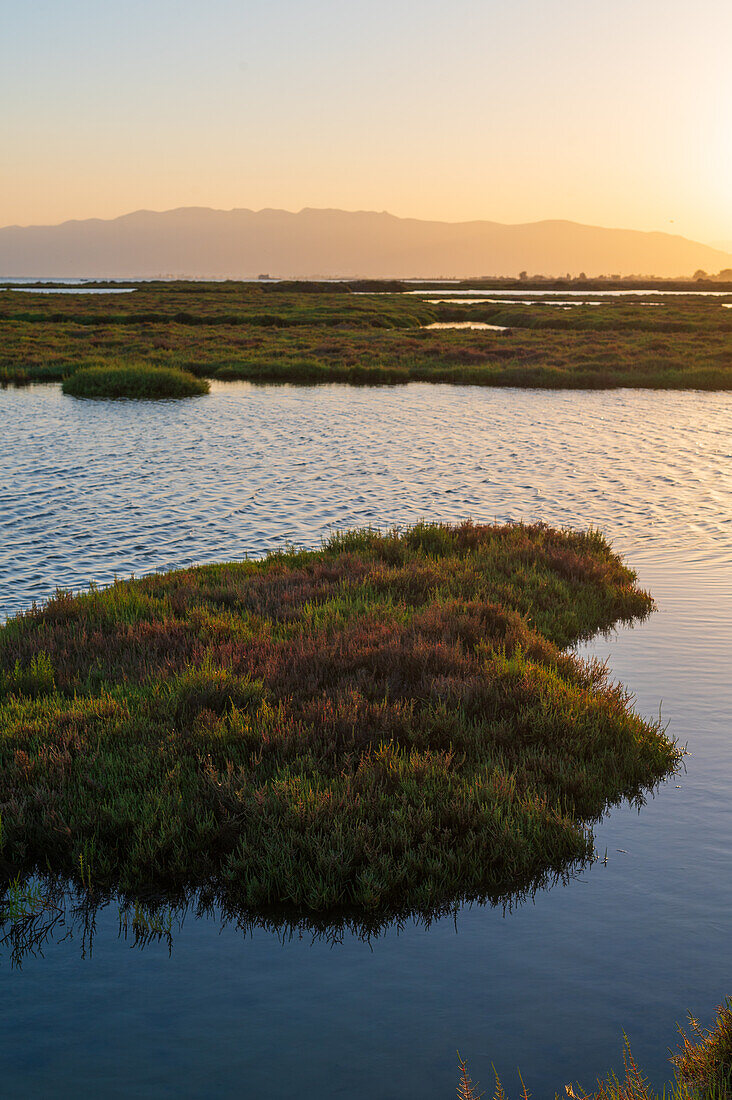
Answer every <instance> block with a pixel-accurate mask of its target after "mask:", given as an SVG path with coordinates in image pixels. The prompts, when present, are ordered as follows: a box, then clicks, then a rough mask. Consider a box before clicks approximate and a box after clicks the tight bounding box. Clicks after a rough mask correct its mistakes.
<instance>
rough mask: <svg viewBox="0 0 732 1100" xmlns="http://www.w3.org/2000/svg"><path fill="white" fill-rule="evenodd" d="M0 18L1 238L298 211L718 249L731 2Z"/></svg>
mask: <svg viewBox="0 0 732 1100" xmlns="http://www.w3.org/2000/svg"><path fill="white" fill-rule="evenodd" d="M0 10H1V11H2V35H1V36H0V95H1V99H0V102H1V103H2V110H0V225H10V224H20V225H28V224H51V223H55V222H59V221H63V220H66V219H69V218H88V217H100V218H110V217H116V216H118V215H120V214H124V213H128V212H130V211H132V210H137V209H141V208H146V209H153V210H165V209H170V208H174V207H179V206H212V207H217V208H220V209H230V208H233V207H246V208H250V209H261V208H263V207H279V208H284V209H287V210H299V209H301V208H302V207H306V206H315V207H339V208H342V209H348V210H363V209H366V210H388V211H389V212H390V213H392V214H396V215H399V216H402V217H417V218H430V219H439V220H445V221H467V220H472V219H487V220H491V221H500V222H527V221H537V220H541V219H545V218H567V219H571V220H573V221H580V222H586V223H590V224H595V225H606V226H623V227H627V228H632V229H657V230H663V231H666V232H672V233H681V234H683V235H684V236H687V237H691V238H694V239H696V240H700V241H704V242H707V243H720V242H732V3H730V2H729V0H695V2H694V3H689V0H614V2H612V3H607V2H605V3H600V2H599V0H451V3H449V4H448V3H446V0H439V2H436V0H420V2H419V3H416V2H405V0H256V2H254V0H205V2H204V0H195V2H193V0H124V2H117V0H114V2H112V0H32V2H27V3H24V4H18V3H12V2H11V0H0Z"/></svg>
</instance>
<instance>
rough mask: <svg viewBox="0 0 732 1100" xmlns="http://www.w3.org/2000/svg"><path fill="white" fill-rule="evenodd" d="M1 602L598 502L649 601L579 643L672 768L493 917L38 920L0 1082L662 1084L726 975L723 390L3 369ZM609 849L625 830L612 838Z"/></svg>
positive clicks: (233, 1087)
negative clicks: (638, 619) (625, 1079)
mask: <svg viewBox="0 0 732 1100" xmlns="http://www.w3.org/2000/svg"><path fill="white" fill-rule="evenodd" d="M0 418H1V422H2V424H3V431H2V434H1V435H0V536H1V537H0V599H1V601H2V611H3V613H5V614H8V613H11V612H13V611H15V610H17V609H19V608H22V607H25V606H28V605H29V604H30V603H31V602H32V601H33V600H34V599H36V600H38V599H42V598H43V597H45V596H46V595H48V594H49V593H50V592H51V591H52V589H53V587H54V586H55V585H57V584H58V585H64V586H70V587H79V586H81V585H83V584H84V583H86V582H87V581H88V580H90V579H95V580H97V581H99V582H106V581H109V580H111V579H112V577H113V576H114V575H115V574H118V575H127V574H129V573H131V572H135V573H143V572H147V571H150V570H155V569H163V568H170V567H171V566H177V565H184V564H187V563H190V562H193V561H209V560H215V559H222V558H234V557H241V556H243V555H244V554H246V553H250V554H259V553H261V552H262V551H263V550H264V549H265V548H266V547H268V546H274V545H282V544H283V543H286V542H290V541H294V542H296V543H308V544H316V543H317V542H318V540H319V538H320V537H321V536H322V535H323V534H325V533H327V532H328V531H330V530H332V529H333V528H334V527H340V526H346V525H354V524H363V523H380V524H387V523H397V522H411V521H413V520H415V519H417V518H424V517H426V518H430V517H435V518H436V517H440V518H445V519H458V518H463V517H465V516H468V515H470V516H472V517H474V518H475V519H479V520H483V519H492V518H494V517H497V518H499V519H507V518H524V519H535V518H542V519H545V520H548V521H551V522H555V523H570V524H578V525H583V526H584V525H587V524H590V523H592V524H595V525H597V526H600V527H602V528H603V529H604V530H605V531H606V532H607V533H608V534H609V535H610V536H611V537H612V538H613V540H614V542H615V544H616V546H617V547H618V548H620V549H621V550H622V551H623V552H624V553H625V555H626V556H627V558H628V559H629V560H630V562H631V563H632V564H634V565H635V567H636V568H637V569H638V570H639V572H640V575H641V579H642V581H643V582H644V583H645V584H646V585H647V586H649V587H650V588H651V589H652V591H653V592H654V595H655V596H656V598H657V601H658V604H659V611H658V613H657V614H656V615H654V616H653V617H652V618H651V619H650V620H649V621H648V622H647V623H645V624H643V625H641V626H639V627H636V628H634V629H632V630H623V631H621V632H619V633H618V634H617V635H613V636H611V637H610V638H605V639H600V640H598V641H596V642H595V643H593V645H592V646H590V647H586V648H587V650H588V651H591V652H593V653H598V654H600V655H602V656H609V657H610V661H611V667H612V669H613V673H614V675H615V676H616V677H617V678H619V679H621V680H623V681H624V682H625V683H626V684H627V685H628V686H629V687H630V688H631V689H632V690H633V691H634V692H636V694H637V705H638V707H639V708H640V709H641V710H642V711H644V712H645V713H648V714H653V715H656V714H657V713H658V710H659V706H661V707H662V713H663V715H664V717H665V718H666V720H667V721H668V722H669V728H670V731H671V733H672V734H673V735H674V736H675V737H676V738H678V739H679V740H680V741H681V742H683V743H687V744H688V747H689V750H690V753H691V755H690V756H689V757H688V760H687V771H686V773H685V774H682V775H681V776H680V777H678V778H675V779H673V780H671V781H670V782H669V783H667V784H665V785H664V786H663V787H662V788H661V790H660V791H659V792H658V793H657V795H656V796H655V798H653V799H652V800H650V801H649V803H648V804H647V805H646V806H645V807H644V808H643V809H642V810H641V812H640V813H637V812H636V811H635V810H633V809H631V808H627V807H626V808H621V809H618V810H616V811H614V812H613V813H612V814H611V815H610V816H609V817H608V818H607V819H606V820H605V821H604V822H603V823H602V824H601V826H600V827H599V828H598V829H597V833H596V843H597V847H598V850H599V851H600V853H601V854H604V852H605V849H607V853H608V862H607V865H606V866H603V865H602V864H599V863H598V864H596V865H594V866H593V867H592V868H590V869H589V870H587V871H585V872H584V873H583V874H582V875H581V876H580V877H579V878H578V879H576V880H575V881H573V882H570V883H569V884H567V885H564V886H557V887H555V888H554V889H552V890H549V891H546V892H544V893H541V894H540V895H538V896H537V897H536V899H535V900H534V901H533V902H529V903H526V904H524V905H522V906H520V907H518V908H517V909H516V910H515V911H513V912H511V913H506V914H504V913H503V912H501V911H498V910H495V909H487V908H484V907H480V906H474V907H472V908H470V909H466V910H464V911H462V912H461V913H460V914H459V915H458V917H457V920H456V921H455V922H453V921H452V920H443V921H440V922H437V923H436V924H433V925H432V926H431V927H430V928H424V927H416V926H414V925H410V924H408V925H407V926H406V927H405V928H403V929H395V928H393V929H391V930H389V931H388V932H387V933H386V934H385V935H383V936H381V937H378V938H376V939H374V940H372V941H371V943H366V942H363V941H362V940H360V939H358V938H354V937H349V936H345V937H343V939H342V941H341V942H338V943H335V944H333V943H329V942H328V941H327V940H313V939H312V937H309V936H303V937H297V936H295V937H292V938H286V939H284V940H283V939H282V938H280V937H278V936H277V935H275V934H273V933H271V932H268V931H266V930H264V929H258V930H256V931H255V932H254V933H253V934H251V935H245V934H244V933H242V932H240V931H237V930H236V929H233V928H231V927H225V928H223V929H222V928H221V926H220V923H219V922H218V921H217V920H216V919H204V920H196V919H193V918H192V917H191V918H189V919H186V920H185V921H184V922H183V925H182V927H181V928H180V929H177V928H175V929H174V933H173V940H172V949H171V952H170V954H169V951H168V946H166V945H165V944H162V943H161V944H153V945H151V946H149V947H147V948H146V949H145V950H140V949H139V948H132V947H131V943H130V940H129V939H128V940H125V939H124V938H123V937H122V938H120V936H119V935H118V913H117V909H116V908H115V907H114V906H110V907H109V908H108V909H107V910H104V911H103V912H101V913H100V914H99V916H98V919H97V929H96V935H95V937H94V940H93V945H92V950H91V952H89V950H88V942H87V943H86V944H85V943H84V941H83V938H82V937H81V936H80V934H79V932H78V930H77V931H76V932H75V933H74V935H73V937H69V938H66V939H64V933H65V932H66V929H61V930H59V931H58V932H57V933H56V935H55V936H53V937H52V938H51V940H50V941H49V943H48V944H47V945H46V947H45V948H44V957H39V958H28V959H26V960H25V962H24V964H23V967H22V969H20V970H18V969H13V968H11V966H10V964H9V961H8V959H7V957H3V958H2V961H1V962H0V981H2V986H3V990H4V992H5V996H4V997H3V998H2V1002H1V1007H0V1024H1V1027H2V1030H1V1031H0V1081H2V1082H3V1088H2V1093H3V1095H8V1096H12V1097H23V1098H25V1097H46V1096H54V1097H57V1096H58V1097H69V1098H71V1097H78V1096H105V1097H107V1096H110V1097H120V1098H122V1097H125V1098H127V1097H130V1096H135V1097H176V1098H177V1097H199V1096H207V1097H209V1096H210V1097H241V1096H264V1095H267V1096H272V1097H277V1098H279V1097H283V1098H284V1097H290V1096H298V1097H300V1098H302V1097H307V1098H309V1097H321V1096H323V1095H334V1096H344V1097H345V1096H348V1097H349V1098H351V1097H354V1096H356V1097H359V1098H361V1097H363V1098H366V1097H369V1098H370V1097H392V1096H393V1097H397V1096H410V1097H411V1096H414V1097H420V1098H421V1097H430V1098H432V1097H435V1098H437V1097H445V1098H447V1097H450V1096H453V1095H454V1085H455V1069H454V1067H455V1050H456V1049H457V1048H459V1050H460V1052H461V1054H463V1055H464V1056H465V1057H466V1058H467V1059H468V1061H469V1064H470V1068H471V1072H472V1075H473V1077H474V1078H479V1079H480V1080H481V1081H482V1082H483V1084H484V1086H489V1085H490V1082H491V1062H495V1064H496V1067H497V1068H498V1069H499V1071H500V1072H501V1073H502V1075H503V1076H504V1077H505V1078H507V1079H508V1082H510V1084H511V1086H513V1085H514V1084H515V1083H516V1077H515V1072H514V1070H515V1067H516V1065H520V1066H521V1068H522V1071H523V1074H524V1079H525V1080H526V1082H527V1084H528V1085H529V1087H530V1089H531V1090H532V1091H533V1094H534V1096H536V1097H537V1098H543V1097H553V1095H554V1089H555V1088H557V1089H559V1088H561V1086H562V1084H563V1082H565V1081H569V1080H570V1079H577V1078H579V1079H580V1080H581V1081H583V1082H585V1083H586V1084H588V1085H589V1084H590V1083H591V1082H592V1080H593V1078H594V1077H595V1076H596V1075H597V1074H600V1073H604V1072H605V1071H606V1070H607V1069H608V1068H609V1067H610V1066H613V1065H615V1066H619V1064H620V1060H621V1050H622V1030H623V1029H625V1030H626V1031H627V1032H628V1033H629V1035H630V1037H631V1039H632V1041H633V1047H634V1051H635V1053H636V1055H637V1057H638V1058H639V1060H640V1061H641V1062H642V1064H643V1065H644V1066H645V1067H646V1068H647V1069H648V1071H649V1072H650V1074H651V1076H652V1077H653V1079H654V1080H655V1081H657V1082H661V1081H662V1080H664V1079H665V1077H667V1076H668V1072H667V1065H666V1062H665V1050H666V1047H667V1046H668V1045H670V1044H671V1045H672V1044H673V1043H674V1025H675V1021H677V1020H681V1019H683V1016H684V1014H685V1012H686V1010H687V1009H694V1010H695V1011H697V1012H698V1013H699V1014H700V1015H701V1017H702V1019H703V1020H705V1021H709V1020H710V1018H711V1015H712V1010H713V1007H714V1005H715V1004H716V1003H717V1001H719V1000H720V999H721V998H722V997H723V996H724V995H725V994H727V993H732V946H731V945H732V934H731V933H732V850H731V849H732V841H731V840H730V837H731V836H732V799H730V784H731V782H732V683H731V678H730V673H729V670H730V668H732V396H730V395H724V394H722V395H718V394H698V393H687V394H678V393H653V392H649V391H622V390H621V391H613V392H606V393H597V392H593V393H582V392H580V393H577V392H572V393H568V392H565V393H562V392H532V391H528V390H518V391H517V390H508V389H506V390H480V389H477V388H462V387H448V386H426V385H410V386H406V387H398V388H379V389H349V388H346V387H335V386H333V387H321V388H316V387H313V388H306V387H279V388H276V387H252V386H248V385H246V384H244V383H239V384H226V385H223V384H214V387H213V392H212V394H211V396H210V397H208V398H200V399H194V400H190V401H185V402H160V403H155V404H150V405H142V404H140V405H138V404H134V403H127V402H106V401H103V402H83V401H77V400H75V399H74V398H70V397H63V396H62V395H61V394H60V392H59V390H58V389H57V388H56V387H51V386H35V387H30V388H29V389H27V390H5V391H1V392H0ZM618 849H622V851H619V850H618Z"/></svg>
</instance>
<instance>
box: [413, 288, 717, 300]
mask: <svg viewBox="0 0 732 1100" xmlns="http://www.w3.org/2000/svg"><path fill="white" fill-rule="evenodd" d="M401 293H403V294H420V295H424V294H434V293H435V291H434V289H432V290H405V291H402V292H401ZM450 293H451V294H461V295H466V296H469V295H471V294H478V295H484V294H485V290H462V289H461V288H460V287H454V288H453V287H450ZM490 293H491V294H493V295H499V294H500V295H503V296H506V295H508V297H514V298H515V297H516V290H515V288H514V289H513V290H494V289H493V288H492V287H491V291H490ZM527 293H528V294H531V295H532V296H534V297H544V296H545V295H552V294H561V295H564V296H565V297H566V296H567V295H580V296H582V295H584V297H588V296H591V297H593V298H626V297H631V298H632V297H642V298H647V297H649V296H651V295H663V297H669V298H677V297H682V298H729V297H730V295H732V289H730V290H569V289H567V288H566V287H562V289H561V290H556V289H554V290H534V289H533V288H532V289H531V290H528V291H527Z"/></svg>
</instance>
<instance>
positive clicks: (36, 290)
mask: <svg viewBox="0 0 732 1100" xmlns="http://www.w3.org/2000/svg"><path fill="white" fill-rule="evenodd" d="M136 289H137V288H136V287H134V286H125V287H107V286H105V287H90V286H53V287H51V286H44V287H40V286H8V287H0V290H12V291H14V292H15V293H16V294H132V292H133V291H134V290H136Z"/></svg>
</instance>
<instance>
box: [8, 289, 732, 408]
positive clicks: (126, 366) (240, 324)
mask: <svg viewBox="0 0 732 1100" xmlns="http://www.w3.org/2000/svg"><path fill="white" fill-rule="evenodd" d="M407 285H408V284H394V283H373V282H371V281H363V282H360V283H351V284H345V283H341V284H332V283H303V284H297V283H287V282H280V283H277V282H274V281H273V282H269V281H262V282H256V283H226V282H223V283H161V282H159V283H139V284H137V289H136V292H135V293H134V294H119V295H114V296H112V297H109V296H106V297H105V295H103V294H96V295H93V294H89V295H86V296H85V295H83V294H81V295H78V294H66V295H63V294H59V295H55V296H54V295H53V294H18V293H13V292H12V291H0V328H1V330H2V337H3V338H2V341H0V385H24V384H27V383H30V382H64V383H65V390H66V392H69V393H71V392H75V390H76V387H78V386H81V385H82V383H85V384H86V386H88V387H89V388H88V389H87V390H86V391H85V393H84V395H85V396H92V395H93V394H92V393H91V381H92V379H88V380H87V379H86V376H81V377H80V376H79V372H80V371H81V370H82V369H83V370H86V368H88V367H94V368H99V367H100V366H103V367H108V368H110V369H114V370H115V371H117V372H118V377H119V378H120V379H122V381H120V382H119V385H124V386H125V387H126V390H127V392H125V393H124V394H123V393H122V392H119V393H118V394H117V395H118V396H141V397H144V396H155V395H156V392H155V391H156V390H157V388H158V386H160V387H162V386H163V385H164V384H165V382H164V378H163V376H162V375H160V374H155V373H151V374H150V375H149V379H148V382H147V383H146V384H143V381H142V378H141V376H139V375H135V377H134V379H133V378H132V377H130V378H129V379H128V380H127V381H124V375H125V373H126V372H128V371H129V370H130V369H131V368H134V369H138V368H140V367H141V366H144V367H145V368H148V369H150V371H156V370H159V369H161V368H165V369H168V370H171V369H172V370H176V371H184V372H187V374H188V375H189V376H191V375H193V376H195V378H196V379H199V380H200V379H222V380H234V379H240V380H246V381H250V382H258V383H288V382H292V383H295V384H318V383H333V382H339V383H347V384H351V385H397V384H400V383H407V382H435V383H453V384H456V385H476V386H520V387H525V388H542V389H610V388H616V387H644V388H656V389H679V390H684V389H701V390H729V389H732V309H728V308H722V307H723V306H725V305H730V304H732V284H727V288H728V290H727V291H724V292H722V293H721V294H720V295H719V296H717V297H709V298H708V297H703V296H699V295H697V296H696V297H695V296H694V295H693V294H692V293H690V292H689V293H685V292H683V291H690V290H691V289H697V290H698V288H699V285H700V284H698V283H697V284H691V285H689V284H687V285H685V286H683V287H679V285H678V284H659V283H657V282H655V283H654V282H651V283H648V284H646V287H645V291H644V292H642V293H641V294H640V295H630V296H625V297H611V296H605V297H602V296H601V295H599V294H596V295H595V297H594V298H593V297H592V288H591V286H590V285H589V284H588V285H587V286H585V287H583V289H582V295H583V296H584V294H585V293H586V294H587V296H588V300H589V301H591V302H592V305H591V306H590V305H588V304H584V302H583V301H581V302H580V303H579V304H578V303H577V302H576V300H572V304H571V305H570V304H569V303H568V302H567V301H565V300H564V299H566V298H567V291H568V289H569V288H568V285H567V283H566V282H565V283H564V284H562V283H555V284H548V283H544V284H541V288H542V289H544V290H547V289H551V290H553V291H556V292H557V296H555V298H554V299H552V298H547V297H546V296H538V295H536V294H535V295H534V298H533V300H532V298H531V286H530V285H528V284H522V283H513V284H509V285H511V286H512V287H513V289H512V291H511V295H510V298H509V300H503V299H495V297H494V299H492V300H491V294H490V290H491V286H490V285H488V284H481V283H476V282H475V281H473V282H471V283H462V284H458V283H455V284H450V286H449V287H446V285H445V284H441V285H440V284H433V285H432V286H430V285H429V284H421V286H422V288H423V289H424V290H425V292H426V293H425V295H424V296H422V295H420V294H411V293H404V292H403V291H404V288H405V287H406V286H407ZM506 285H507V284H506V283H505V282H503V283H500V284H498V286H499V287H503V288H504V289H505V288H506ZM659 285H663V286H664V287H668V286H669V285H670V286H672V287H673V288H674V289H681V290H682V293H680V294H678V295H673V296H669V297H663V298H662V297H659V296H658V295H655V296H654V295H653V293H652V291H654V290H658V288H659ZM495 286H496V284H495V282H494V284H493V287H494V288H495ZM577 286H578V284H577V282H576V281H573V282H572V284H571V289H576V288H577ZM594 286H595V290H598V289H599V287H598V285H597V282H595V284H594ZM626 286H627V284H626ZM632 286H633V288H635V284H632ZM471 287H472V288H478V289H480V291H481V293H480V294H479V295H477V296H474V297H473V298H472V299H471V298H470V297H467V298H466V299H465V300H464V301H463V300H459V301H439V300H438V301H430V300H429V298H430V296H431V295H435V296H442V297H443V298H444V297H445V295H446V294H449V292H450V291H451V290H452V289H454V290H457V289H468V288H471ZM357 288H361V289H357ZM534 289H535V290H536V289H537V286H534ZM483 291H485V292H486V298H487V299H488V300H486V301H481V300H480V298H482V297H483ZM514 291H515V292H516V293H515V294H514ZM562 292H564V298H563V297H562ZM476 297H477V300H476ZM539 303H540V304H539ZM650 307H654V308H650ZM436 322H437V323H451V322H458V323H465V322H480V323H481V324H486V325H494V326H500V327H504V328H506V329H507V331H504V332H498V331H489V330H482V331H481V330H477V331H468V332H465V331H459V330H458V331H450V330H444V329H443V330H430V329H428V328H427V326H429V325H431V324H434V323H436ZM74 375H76V381H73V380H72V376H74ZM94 380H98V381H99V384H100V385H101V383H102V381H103V380H102V379H101V378H100V376H98V375H95V376H94ZM107 381H108V382H109V383H110V384H111V382H112V378H111V376H108V379H107ZM115 384H117V383H115ZM200 384H201V383H199V385H200ZM193 385H194V382H191V380H190V378H188V379H187V386H188V388H189V391H190V392H191V393H194V392H204V391H203V390H195V389H193V388H192V387H193ZM203 385H205V383H203ZM146 387H149V389H150V392H148V389H147V388H146ZM130 390H131V391H132V392H130ZM78 392H80V391H78ZM182 392H183V390H182V391H181V393H182ZM97 395H98V396H103V394H102V392H101V391H100V392H99V393H98V394H97ZM104 395H108V396H112V394H104ZM159 395H160V396H174V394H173V393H169V394H167V395H166V394H162V393H161V394H159Z"/></svg>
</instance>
